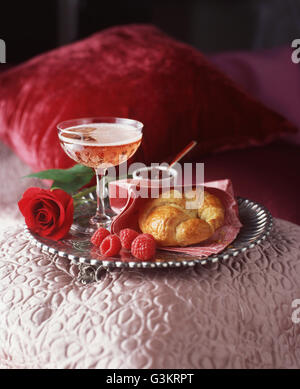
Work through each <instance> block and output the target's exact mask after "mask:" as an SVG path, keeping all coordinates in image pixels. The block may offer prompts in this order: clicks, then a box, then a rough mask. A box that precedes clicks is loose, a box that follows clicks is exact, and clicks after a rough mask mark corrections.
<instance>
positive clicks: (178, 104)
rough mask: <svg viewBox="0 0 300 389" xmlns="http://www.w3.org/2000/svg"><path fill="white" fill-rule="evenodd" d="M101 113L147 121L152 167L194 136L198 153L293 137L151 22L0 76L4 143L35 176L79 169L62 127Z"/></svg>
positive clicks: (144, 148) (145, 153) (146, 150)
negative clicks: (62, 142) (55, 169)
mask: <svg viewBox="0 0 300 389" xmlns="http://www.w3.org/2000/svg"><path fill="white" fill-rule="evenodd" d="M101 115H102V116H119V117H129V118H132V119H138V120H140V121H142V122H143V123H144V124H145V127H144V139H143V142H142V145H141V147H140V148H139V150H138V152H137V153H136V155H135V159H136V160H137V161H141V162H146V163H150V162H163V161H165V160H166V158H167V157H168V156H172V155H174V154H175V153H177V152H178V151H179V150H181V149H182V147H183V145H186V144H187V143H189V142H190V141H191V140H192V139H196V140H199V143H198V145H197V147H196V149H197V152H198V154H199V155H201V154H203V153H204V152H208V151H218V150H223V149H235V148H241V147H246V146H249V145H257V144H262V143H265V142H268V141H270V140H271V139H274V138H275V137H278V136H279V135H282V134H283V133H287V132H292V131H296V128H295V127H293V126H292V125H291V124H289V123H288V122H287V121H286V120H285V119H284V118H283V117H282V116H280V115H279V114H277V113H274V112H273V111H271V110H269V109H268V108H266V107H265V106H264V105H262V104H261V103H260V102H257V101H256V100H254V99H253V98H252V97H250V96H249V95H247V94H246V93H245V92H243V91H242V90H241V89H240V88H239V87H238V86H237V85H236V84H235V83H234V82H233V81H231V80H230V79H229V78H227V76H225V75H224V74H223V73H222V72H220V71H219V70H218V69H217V68H216V67H214V66H213V65H212V64H211V63H210V62H209V61H208V60H207V59H206V58H205V57H204V56H203V55H202V54H201V53H200V52H199V51H198V50H196V49H194V48H192V47H190V46H188V45H186V44H183V43H180V42H177V41H176V40H174V39H172V38H170V37H168V36H166V35H165V34H164V33H162V32H161V31H160V30H158V29H156V28H155V27H153V26H148V25H132V26H121V27H114V28H110V29H107V30H105V31H101V32H99V33H97V34H95V35H93V36H92V37H90V38H88V39H85V40H83V41H80V42H76V43H74V44H71V45H67V46H64V47H61V48H59V49H56V50H54V51H51V52H48V53H46V54H43V55H41V56H38V57H36V58H34V59H32V60H30V61H28V62H26V63H25V64H23V65H20V66H17V67H14V68H13V69H11V70H9V71H7V72H4V73H3V74H1V75H0V137H1V138H2V139H3V140H4V141H5V142H6V143H7V144H9V145H11V146H12V148H13V149H14V150H15V151H16V153H17V154H18V155H19V156H20V157H21V158H22V159H23V160H24V161H25V162H26V163H27V164H29V165H30V166H31V167H32V168H33V169H37V170H39V169H43V168H51V167H67V166H70V165H71V164H73V163H74V162H73V161H71V160H70V159H69V158H68V157H67V155H66V154H65V153H64V151H63V150H62V149H61V147H60V146H59V142H58V137H57V132H56V124H57V123H58V122H60V121H61V120H66V119H71V118H75V117H83V116H101Z"/></svg>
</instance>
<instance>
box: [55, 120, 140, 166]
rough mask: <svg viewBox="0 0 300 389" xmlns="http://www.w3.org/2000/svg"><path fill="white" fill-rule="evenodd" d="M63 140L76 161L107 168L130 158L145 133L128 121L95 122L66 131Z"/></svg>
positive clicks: (62, 143)
mask: <svg viewBox="0 0 300 389" xmlns="http://www.w3.org/2000/svg"><path fill="white" fill-rule="evenodd" d="M59 140H60V144H61V146H62V148H63V149H64V151H65V152H66V154H67V155H68V156H69V157H70V158H72V159H73V160H75V161H76V162H78V163H81V164H82V165H85V166H89V167H92V168H94V169H97V168H102V169H104V168H107V167H110V166H117V165H119V164H121V163H122V162H125V161H127V160H128V159H129V158H130V157H131V156H132V155H133V154H134V153H135V152H136V150H137V148H138V147H139V145H140V144H141V141H142V133H141V131H139V130H137V129H136V128H134V127H132V126H129V125H125V124H118V123H92V124H83V125H79V126H74V127H69V128H67V129H64V130H62V131H61V132H60V133H59Z"/></svg>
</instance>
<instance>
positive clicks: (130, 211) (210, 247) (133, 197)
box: [109, 179, 242, 258]
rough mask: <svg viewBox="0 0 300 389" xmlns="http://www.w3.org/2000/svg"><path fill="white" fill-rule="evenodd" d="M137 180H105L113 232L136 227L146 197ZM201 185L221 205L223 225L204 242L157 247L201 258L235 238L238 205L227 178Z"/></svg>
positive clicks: (222, 247) (216, 251) (238, 225)
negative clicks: (108, 181) (109, 181)
mask: <svg viewBox="0 0 300 389" xmlns="http://www.w3.org/2000/svg"><path fill="white" fill-rule="evenodd" d="M138 184H139V181H136V180H119V181H113V182H111V183H110V184H109V196H110V198H109V200H110V205H111V208H112V209H113V210H114V211H115V212H116V213H117V216H116V217H115V218H114V220H113V222H112V225H111V231H112V232H113V233H118V232H119V231H120V230H122V229H123V228H133V229H135V230H137V231H140V229H139V226H138V213H139V209H140V206H141V205H142V203H143V202H144V201H146V200H147V199H143V198H141V197H138V194H137V185H138ZM203 187H204V189H205V190H206V191H208V192H210V193H211V194H214V195H216V196H217V197H218V198H219V199H220V200H221V202H222V204H223V206H224V207H225V222H224V225H223V226H222V227H221V228H219V229H218V230H217V231H216V232H215V233H214V235H213V236H211V237H210V238H209V239H208V240H206V241H205V242H201V243H199V244H197V245H193V246H188V247H177V246H176V247H160V249H161V250H168V251H177V252H181V253H186V254H191V255H195V256H197V257H200V258H204V257H207V256H209V255H211V254H217V253H219V252H220V251H222V250H224V249H225V247H227V246H228V245H229V244H230V243H232V242H233V241H234V239H235V238H236V236H237V234H238V233H239V231H240V228H241V226H242V225H241V223H240V221H239V218H238V205H237V202H236V200H235V198H234V193H233V188H232V184H231V181H230V180H228V179H225V180H219V181H211V182H207V183H205V184H204V185H203ZM112 194H113V195H112Z"/></svg>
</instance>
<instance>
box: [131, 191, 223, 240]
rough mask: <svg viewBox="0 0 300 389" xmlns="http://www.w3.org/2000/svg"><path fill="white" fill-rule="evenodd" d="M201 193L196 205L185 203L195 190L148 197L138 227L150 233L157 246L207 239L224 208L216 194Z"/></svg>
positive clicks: (220, 223)
mask: <svg viewBox="0 0 300 389" xmlns="http://www.w3.org/2000/svg"><path fill="white" fill-rule="evenodd" d="M203 194H204V197H203V201H202V202H199V204H201V205H200V206H199V207H198V208H196V209H188V206H187V202H188V201H193V200H195V199H196V190H192V191H189V192H187V193H184V194H183V195H182V194H181V193H180V192H179V191H177V190H171V191H168V192H167V193H166V192H165V193H163V194H162V195H161V196H160V197H159V198H156V199H149V200H147V201H146V203H144V205H143V206H142V207H141V209H140V211H139V218H138V223H139V227H140V229H141V231H142V232H143V233H148V234H151V235H153V237H154V239H155V240H156V243H157V244H158V246H188V245H191V244H196V243H200V242H202V241H204V240H206V239H208V238H209V237H211V236H212V235H213V233H214V232H215V231H216V229H218V228H219V227H221V226H222V225H223V224H224V215H225V210H224V207H223V205H222V203H221V201H220V200H219V199H218V197H216V196H214V195H212V194H211V193H209V192H207V191H204V193H203Z"/></svg>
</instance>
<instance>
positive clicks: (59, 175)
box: [25, 164, 95, 194]
mask: <svg viewBox="0 0 300 389" xmlns="http://www.w3.org/2000/svg"><path fill="white" fill-rule="evenodd" d="M94 174H95V172H94V169H92V168H90V167H87V166H83V165H80V164H77V165H74V166H73V167H71V168H69V169H49V170H43V171H41V172H37V173H32V174H29V175H27V176H25V177H35V178H40V179H43V180H53V183H52V186H51V188H52V189H54V188H60V189H62V190H64V191H65V192H68V193H70V194H72V193H74V192H76V191H77V190H78V189H80V188H81V187H82V186H84V185H86V184H88V183H89V182H90V181H91V179H92V177H93V176H94Z"/></svg>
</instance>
